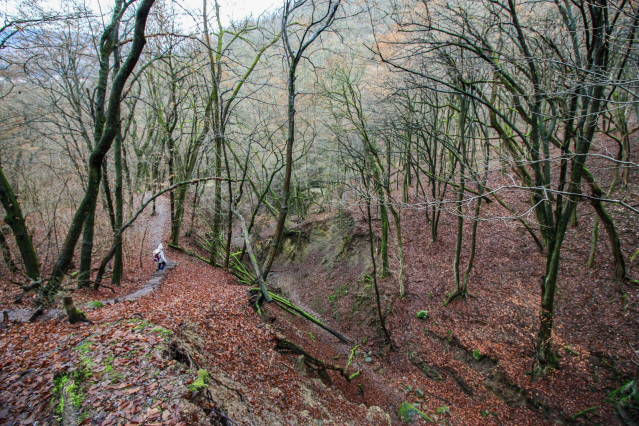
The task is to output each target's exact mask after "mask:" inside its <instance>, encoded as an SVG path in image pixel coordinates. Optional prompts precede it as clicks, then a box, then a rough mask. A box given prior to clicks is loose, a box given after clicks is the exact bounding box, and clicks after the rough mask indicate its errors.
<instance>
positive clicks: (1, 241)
mask: <svg viewBox="0 0 639 426" xmlns="http://www.w3.org/2000/svg"><path fill="white" fill-rule="evenodd" d="M0 250H1V251H2V258H3V259H4V263H5V264H6V265H7V268H9V272H11V273H12V274H15V273H16V272H18V267H17V266H16V264H15V263H14V262H13V259H12V258H11V250H10V249H9V244H7V240H6V239H5V238H4V233H3V232H2V229H0Z"/></svg>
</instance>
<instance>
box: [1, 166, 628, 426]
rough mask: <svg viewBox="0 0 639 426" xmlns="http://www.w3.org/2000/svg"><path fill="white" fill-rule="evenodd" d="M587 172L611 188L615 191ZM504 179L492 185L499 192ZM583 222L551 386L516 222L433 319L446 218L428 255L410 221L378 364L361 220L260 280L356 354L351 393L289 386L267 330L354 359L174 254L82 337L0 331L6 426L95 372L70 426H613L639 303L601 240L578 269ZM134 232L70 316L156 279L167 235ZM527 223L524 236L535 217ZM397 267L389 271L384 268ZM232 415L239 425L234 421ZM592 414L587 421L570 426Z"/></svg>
mask: <svg viewBox="0 0 639 426" xmlns="http://www.w3.org/2000/svg"><path fill="white" fill-rule="evenodd" d="M595 164H596V163H595ZM597 173H598V174H599V177H600V178H601V179H602V183H603V184H604V185H605V184H606V182H608V181H609V175H608V174H606V172H605V171H597ZM500 179H502V178H501V177H499V176H495V177H494V181H493V184H494V183H497V182H499V180H500ZM636 179H637V175H636V173H633V174H632V175H631V183H630V185H629V187H628V188H627V189H626V190H624V191H623V192H622V193H621V194H620V195H618V197H625V198H624V199H626V200H627V201H629V202H630V203H631V204H636V200H637V199H639V197H637V189H638V185H637V181H636ZM500 195H501V196H502V197H503V198H504V199H506V200H507V202H508V203H509V204H510V205H512V206H513V207H515V208H516V209H517V210H519V211H525V210H526V208H527V203H528V200H527V199H526V196H525V194H523V193H521V192H513V193H506V192H502V193H500ZM608 207H609V210H610V211H611V212H612V213H613V215H614V218H615V222H616V224H617V227H618V230H619V232H620V236H621V238H622V246H623V249H624V252H625V254H626V258H629V257H630V255H631V254H632V253H634V252H635V251H636V250H637V249H638V248H639V238H638V235H637V228H636V226H635V222H636V216H634V215H633V214H630V213H629V212H628V211H626V210H623V209H622V208H621V207H619V206H613V205H610V206H608ZM468 210H469V211H470V209H468ZM578 212H579V226H578V227H576V228H571V229H570V230H569V233H568V235H567V238H566V242H565V245H564V249H563V251H562V269H561V275H560V281H559V292H558V294H557V297H556V304H555V306H556V311H555V327H554V331H555V334H554V338H553V345H554V347H555V348H556V350H557V351H558V353H559V355H560V356H561V358H560V360H559V361H560V365H559V369H558V370H556V371H554V372H552V373H551V374H549V375H548V376H546V377H542V378H537V379H536V380H534V381H533V380H532V378H531V376H530V375H529V374H528V373H529V372H530V371H531V368H532V359H533V354H534V346H533V344H534V341H535V336H536V332H537V329H538V312H539V301H540V279H541V276H542V274H543V272H544V257H543V255H542V254H541V253H539V251H538V250H537V248H536V246H535V244H534V243H533V241H532V239H531V238H530V236H529V235H528V234H527V233H526V232H525V231H524V230H523V229H521V226H520V225H518V224H517V223H516V222H514V221H512V220H504V221H500V220H491V221H486V222H481V223H480V225H479V231H478V244H477V257H476V259H475V264H474V268H473V272H472V274H471V276H470V282H469V291H470V293H471V297H469V298H468V299H466V300H456V301H454V302H453V303H452V304H450V305H448V306H443V301H444V299H445V296H446V293H449V292H450V291H451V290H452V286H453V284H452V283H453V281H452V264H453V254H454V239H455V230H456V218H455V217H454V216H453V215H452V214H444V215H443V217H442V223H441V225H440V232H439V235H440V238H439V239H438V241H437V242H431V241H430V234H429V226H428V224H427V223H426V220H425V216H424V212H423V211H421V210H418V209H410V208H404V209H403V211H402V227H403V235H404V244H405V263H406V265H407V269H406V290H407V293H406V297H405V298H403V299H399V297H398V296H397V282H396V281H395V280H394V278H393V277H391V278H386V279H384V280H380V287H381V292H382V296H383V297H382V305H383V309H384V312H385V313H386V314H388V317H387V326H388V328H389V330H390V333H391V337H392V341H393V348H392V349H390V348H388V347H387V345H385V344H384V341H383V338H382V335H381V333H380V331H379V327H378V322H377V320H376V313H375V310H374V298H373V293H372V287H371V286H370V284H371V283H370V280H369V279H368V278H367V274H368V275H369V274H370V260H369V258H368V254H367V253H368V252H367V250H368V247H367V246H366V244H367V239H366V238H367V229H366V227H365V222H364V220H363V218H364V216H363V214H362V211H361V209H360V208H358V207H357V206H355V207H353V208H352V209H351V210H350V216H351V217H353V218H355V219H354V220H353V221H352V222H349V219H348V218H347V219H344V217H342V218H341V219H339V218H337V217H336V214H337V212H336V211H332V212H327V213H323V214H318V215H314V216H309V217H308V218H307V221H306V222H304V223H301V224H300V225H298V227H297V229H298V230H300V231H302V232H301V234H299V235H298V236H297V237H291V238H289V242H288V244H289V246H288V247H287V248H286V247H285V253H284V254H283V255H282V256H281V257H280V258H279V259H278V263H277V264H276V265H275V266H274V268H273V269H274V270H275V271H276V272H275V274H274V275H273V277H272V279H271V281H272V284H273V285H275V286H277V287H281V288H282V289H283V291H284V294H285V295H287V296H289V297H290V298H291V299H292V300H293V301H294V302H295V303H297V304H298V305H300V306H302V307H304V308H305V309H307V310H308V311H310V312H313V313H314V314H315V315H316V316H318V317H319V318H320V319H322V320H324V321H325V322H326V323H328V324H329V325H330V326H332V327H333V328H336V329H337V330H339V331H341V332H343V333H345V334H346V335H347V336H349V337H350V338H352V339H354V340H357V342H358V343H360V346H359V347H358V348H357V349H356V350H355V351H354V352H353V353H354V358H353V360H352V363H351V365H350V367H349V373H351V374H353V373H355V372H357V371H359V372H360V374H359V375H358V376H357V377H354V378H353V380H352V381H351V382H347V381H346V380H345V379H344V378H342V377H340V376H339V375H338V374H337V373H334V372H331V373H330V377H331V380H332V383H333V385H332V386H333V387H332V386H331V385H328V387H327V383H324V384H322V383H321V382H319V381H318V380H312V379H311V377H313V375H312V373H309V375H310V377H309V376H304V375H302V374H301V373H299V372H298V371H297V368H296V365H295V364H296V362H297V361H298V359H297V358H295V357H292V356H284V355H281V354H279V353H278V352H276V351H275V350H274V348H275V341H276V338H277V336H278V334H276V330H277V332H278V333H283V334H284V335H286V337H287V338H288V339H290V340H292V341H294V342H296V343H298V344H300V345H301V346H303V347H304V348H305V349H306V350H307V351H308V352H309V353H311V354H312V355H313V356H315V357H318V358H321V359H323V360H326V361H329V362H331V363H333V364H336V365H339V366H344V365H345V364H346V362H347V360H348V356H349V354H350V352H351V349H353V348H352V347H351V346H350V345H346V344H344V343H340V342H339V341H338V340H337V339H336V338H335V337H333V336H332V335H330V334H328V333H327V332H325V331H323V330H321V329H320V328H318V327H317V326H315V325H312V324H311V323H309V322H308V321H305V320H302V319H300V318H299V317H293V316H291V315H290V314H288V313H285V312H284V311H282V310H281V309H279V308H278V307H276V306H273V305H271V306H269V307H266V308H264V310H265V317H264V318H265V319H266V318H268V321H267V323H266V325H265V323H263V322H261V321H260V318H259V317H258V316H257V315H256V314H255V312H254V311H253V310H252V309H251V307H250V306H249V303H248V295H247V291H246V288H245V287H241V286H238V285H236V284H235V280H234V278H233V277H232V276H230V275H229V274H227V273H225V272H222V271H221V270H219V269H214V268H211V267H209V266H207V265H205V264H203V263H201V262H199V261H196V260H191V259H189V258H187V257H185V256H184V255H181V254H178V253H173V252H169V257H170V258H171V259H174V260H177V261H178V262H179V265H178V266H177V268H176V269H174V270H172V271H170V272H169V273H168V279H167V281H166V282H165V283H164V285H163V287H162V289H161V290H160V291H159V292H157V293H154V294H152V295H149V296H147V297H144V298H141V299H138V300H136V301H134V302H125V303H118V304H115V305H112V306H105V307H103V308H99V309H97V310H94V311H91V312H88V316H89V318H90V319H91V320H92V321H93V322H94V324H93V325H75V326H71V325H69V324H67V323H66V322H65V321H64V320H49V321H38V322H35V323H32V324H11V325H10V326H9V327H8V328H5V329H3V330H2V331H0V347H1V348H2V349H1V350H0V363H1V366H2V371H1V372H0V381H1V382H2V383H3V385H2V389H1V391H0V399H1V401H0V406H1V407H2V408H0V423H4V422H22V423H25V424H29V423H32V422H33V421H35V420H40V421H45V422H50V421H52V419H53V410H54V408H53V407H52V406H51V405H50V404H51V403H50V399H51V391H52V389H53V387H54V380H53V379H54V376H59V375H60V373H62V372H64V371H67V370H72V369H75V370H77V369H78V366H82V365H86V364H87V361H86V360H87V358H90V359H91V363H92V364H91V365H90V366H89V367H88V368H89V369H90V371H91V373H92V376H91V378H89V382H88V386H87V387H86V389H85V391H86V395H87V398H86V399H85V400H84V402H83V405H82V409H83V410H84V411H85V413H86V414H87V415H88V416H89V417H87V419H86V420H85V421H86V422H89V421H94V422H96V423H98V424H99V423H101V422H102V423H104V424H110V422H111V424H114V423H116V422H117V423H126V422H143V423H144V422H145V423H154V422H155V423H165V424H166V423H173V424H176V423H179V422H182V423H187V424H193V423H198V422H203V421H206V420H207V419H209V418H218V419H219V413H220V412H222V411H224V410H226V411H224V412H226V413H228V412H229V411H230V410H235V411H233V412H234V413H241V414H238V416H240V417H235V418H233V417H232V416H231V417H232V418H233V420H234V421H236V422H238V423H246V424H249V423H251V424H270V423H273V422H280V423H282V424H302V423H307V422H308V421H310V420H311V419H315V420H320V419H322V420H323V421H324V423H325V424H344V423H346V422H350V423H352V424H379V422H380V421H382V419H383V417H381V416H377V417H375V418H373V417H371V416H370V412H369V411H367V408H366V406H374V405H377V406H380V407H382V408H383V409H384V410H386V411H387V412H388V413H389V414H391V416H392V418H393V420H394V421H398V420H399V419H398V417H397V409H398V407H399V405H400V404H401V403H402V402H404V401H406V402H411V403H414V404H415V405H416V406H418V407H419V408H420V409H421V410H422V411H424V412H425V413H427V414H429V415H430V416H431V417H433V418H435V419H436V420H438V421H440V422H443V423H449V424H486V423H488V424H491V423H492V424H552V423H553V422H556V421H559V422H564V423H565V422H571V421H575V422H585V423H588V422H593V423H604V424H610V423H613V424H614V423H616V422H617V418H616V413H615V411H614V408H613V407H612V405H611V404H610V403H609V402H608V401H607V395H608V392H609V391H611V390H613V389H615V388H618V387H619V386H620V385H621V384H622V383H623V382H624V381H625V380H626V379H628V378H630V377H631V375H632V373H633V372H634V369H635V364H634V361H636V360H635V359H633V357H634V354H633V349H632V347H631V345H635V344H636V343H637V342H638V341H639V326H638V320H639V305H638V302H639V289H638V288H637V286H636V285H635V284H631V283H624V284H622V285H620V286H619V285H617V284H616V283H614V279H613V275H612V265H611V256H610V249H609V245H608V242H607V236H606V234H605V232H604V230H603V228H602V229H601V234H600V243H599V249H598V254H597V267H596V268H595V269H588V268H587V267H585V266H584V264H585V261H586V259H587V256H588V248H589V243H590V230H591V223H592V221H593V219H594V216H593V211H592V208H591V207H590V206H589V205H588V204H587V203H586V202H582V203H580V205H579V210H578ZM482 215H483V217H493V218H494V217H498V216H505V215H508V214H507V213H506V212H505V211H504V210H503V209H502V208H500V207H499V206H497V203H494V202H493V203H491V204H485V205H484V209H483V210H482ZM346 217H347V216H346ZM146 220H149V219H148V218H147V219H145V220H143V221H142V222H141V223H140V224H139V228H138V229H137V230H136V231H135V232H134V233H132V235H133V236H134V237H130V240H129V245H128V248H129V250H128V263H127V265H128V266H129V269H128V270H127V277H128V278H127V280H126V281H125V283H124V285H123V286H122V287H121V288H116V289H115V290H116V294H114V293H113V292H112V291H111V290H109V289H106V288H103V289H101V290H100V291H99V292H98V293H94V292H92V291H82V292H75V293H74V298H75V300H76V302H77V303H78V305H83V303H84V302H86V301H89V300H104V299H110V298H113V297H115V295H124V294H128V293H130V292H132V291H133V290H134V289H136V288H138V287H140V286H141V285H142V284H144V282H146V280H147V279H148V276H149V274H150V273H151V272H152V269H153V264H152V263H151V262H150V259H148V258H150V255H148V253H150V250H151V249H152V248H153V247H154V245H155V244H157V242H158V241H156V240H158V239H161V237H162V231H161V230H162V229H164V231H166V228H161V227H160V228H159V229H160V231H157V229H158V227H157V224H156V225H149V224H148V223H145V221H146ZM158 220H159V219H158ZM162 220H165V219H162ZM527 220H528V221H529V223H531V225H532V224H533V223H534V220H533V218H532V217H528V218H527ZM344 221H346V223H344ZM158 223H160V222H158ZM164 223H166V222H164ZM470 223H471V222H470V221H467V225H466V234H465V235H466V236H468V235H469V230H470ZM149 230H154V231H149ZM157 232H160V233H159V234H157ZM391 234H392V233H391ZM142 236H144V238H142ZM149 236H150V237H149ZM295 238H297V239H295ZM151 240H154V241H151ZM468 240H469V238H468V237H466V238H465V241H464V256H462V265H464V267H465V262H466V259H467V253H468V248H469V241H468ZM635 262H636V261H635ZM631 266H632V265H628V267H629V268H630V267H631ZM391 267H392V268H393V269H396V268H397V262H396V260H394V259H393V260H392V261H391ZM630 274H631V275H633V274H635V275H636V272H635V271H632V270H630ZM3 286H4V287H3V292H2V301H3V307H7V308H12V307H13V305H12V304H11V303H10V302H11V300H12V299H13V297H14V296H15V295H16V294H17V293H18V289H17V288H16V287H15V286H14V285H13V284H11V283H9V282H8V281H6V280H5V281H4V282H3ZM23 303H26V302H23ZM420 310H427V311H428V317H427V318H426V319H424V320H422V319H418V318H416V316H415V314H416V313H417V312H418V311H420ZM271 321H272V322H273V323H272V324H270V322H271ZM159 327H163V328H165V329H168V330H171V331H172V333H170V334H169V333H167V332H165V331H163V329H161V328H159ZM172 344H173V345H174V346H175V345H177V347H180V345H182V346H183V348H185V349H184V350H185V351H186V352H188V353H190V354H191V355H192V356H193V358H194V361H195V362H196V363H197V367H199V368H205V369H207V370H208V371H209V372H210V373H211V375H212V376H213V377H217V378H218V379H217V380H219V381H220V382H221V383H223V384H224V385H225V386H227V387H228V388H231V389H232V391H229V392H230V396H228V398H229V401H230V400H231V399H232V398H235V399H237V401H235V400H234V401H235V402H234V404H235V405H234V407H235V408H229V407H230V405H229V404H230V402H229V401H223V400H222V399H220V398H221V397H220V396H219V395H218V394H214V395H213V396H214V397H213V398H211V399H206V398H204V397H203V396H202V395H198V394H196V393H194V392H193V391H190V390H189V388H188V385H189V383H190V382H191V381H192V380H193V379H194V378H195V376H196V374H195V366H194V365H189V362H188V360H187V362H186V363H185V362H181V361H176V360H175V359H173V358H176V356H175V353H174V352H175V351H173V352H171V350H170V348H171V345H172ZM635 348H636V345H635ZM142 354H144V355H142ZM177 358H180V357H179V356H177ZM182 361H184V359H182ZM108 366H110V367H108ZM418 367H419V368H418ZM189 369H190V370H189ZM420 369H421V371H420ZM220 386H221V385H220ZM309 389H310V390H309ZM310 393H312V395H313V397H312V398H311V399H313V400H314V401H315V402H316V404H315V405H313V404H311V402H310V401H309V398H308V395H309V394H310ZM238 395H240V396H238ZM341 395H344V396H345V397H346V399H347V400H348V401H347V400H345V399H344V398H342V397H341ZM216 398H217V399H216ZM225 404H226V405H225ZM241 404H243V406H244V408H242V409H240V408H238V407H237V405H241ZM358 404H365V405H358ZM444 407H446V408H444ZM592 407H597V408H596V409H595V408H593V409H592V410H590V411H588V412H587V413H586V414H583V415H580V416H578V417H576V418H575V419H571V416H573V415H575V414H578V413H580V412H581V411H583V410H586V409H589V408H592ZM438 411H439V412H438ZM216 413H217V414H216ZM216 416H218V417H216ZM367 416H368V417H367Z"/></svg>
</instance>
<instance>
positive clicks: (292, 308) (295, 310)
mask: <svg viewBox="0 0 639 426" xmlns="http://www.w3.org/2000/svg"><path fill="white" fill-rule="evenodd" d="M251 291H259V289H258V288H252V289H251ZM269 295H270V296H271V298H272V299H273V300H274V301H275V302H276V303H277V304H278V305H279V306H281V307H282V308H283V309H285V310H286V311H288V312H290V313H292V314H294V315H299V316H301V317H303V318H306V319H307V320H309V321H311V322H312V323H315V324H317V325H319V326H320V327H322V328H323V329H324V330H326V331H328V332H329V333H331V334H332V335H333V336H335V337H337V338H338V339H339V340H341V341H342V342H344V343H348V344H349V345H352V344H353V341H352V340H351V339H349V338H348V337H346V336H344V335H343V334H342V333H340V332H339V331H335V330H333V329H332V328H330V327H329V326H327V325H326V324H324V323H323V322H322V321H320V320H318V319H317V318H315V317H314V316H313V315H311V314H309V313H308V312H306V311H305V310H303V309H302V308H300V307H299V306H296V305H294V304H293V303H291V302H290V301H289V300H286V299H285V298H283V297H282V296H278V295H277V294H273V293H271V292H269Z"/></svg>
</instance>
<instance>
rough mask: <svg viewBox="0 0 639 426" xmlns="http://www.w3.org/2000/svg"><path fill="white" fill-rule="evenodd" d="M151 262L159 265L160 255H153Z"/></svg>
mask: <svg viewBox="0 0 639 426" xmlns="http://www.w3.org/2000/svg"><path fill="white" fill-rule="evenodd" d="M153 261H154V262H155V263H159V262H160V253H153Z"/></svg>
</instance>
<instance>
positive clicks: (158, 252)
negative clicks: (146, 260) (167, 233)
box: [153, 243, 166, 271]
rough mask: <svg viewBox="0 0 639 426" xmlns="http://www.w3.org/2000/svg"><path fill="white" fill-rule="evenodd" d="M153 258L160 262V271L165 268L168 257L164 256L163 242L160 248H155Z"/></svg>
mask: <svg viewBox="0 0 639 426" xmlns="http://www.w3.org/2000/svg"><path fill="white" fill-rule="evenodd" d="M153 260H154V261H155V263H157V264H158V271H162V270H164V267H165V266H166V257H165V256H164V246H162V243H160V245H159V246H158V248H156V249H155V250H153Z"/></svg>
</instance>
